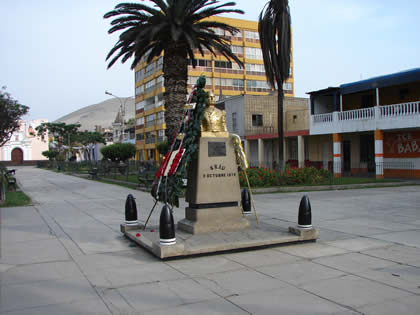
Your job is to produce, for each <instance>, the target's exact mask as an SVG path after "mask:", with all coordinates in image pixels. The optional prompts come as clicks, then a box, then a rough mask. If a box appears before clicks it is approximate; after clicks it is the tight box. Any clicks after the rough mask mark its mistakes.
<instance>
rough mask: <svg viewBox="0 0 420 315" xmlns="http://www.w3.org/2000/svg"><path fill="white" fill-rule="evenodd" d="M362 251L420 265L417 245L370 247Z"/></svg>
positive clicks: (419, 253)
mask: <svg viewBox="0 0 420 315" xmlns="http://www.w3.org/2000/svg"><path fill="white" fill-rule="evenodd" d="M362 253H363V254H366V255H369V256H374V257H378V258H382V259H387V260H391V261H394V262H397V263H401V264H409V265H413V266H416V267H420V250H419V249H418V248H417V247H409V246H402V245H393V246H389V247H386V248H378V249H369V250H366V251H363V252H362Z"/></svg>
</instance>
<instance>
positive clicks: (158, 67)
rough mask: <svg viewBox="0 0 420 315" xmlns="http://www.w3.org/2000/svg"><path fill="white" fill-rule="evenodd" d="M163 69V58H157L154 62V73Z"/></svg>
mask: <svg viewBox="0 0 420 315" xmlns="http://www.w3.org/2000/svg"><path fill="white" fill-rule="evenodd" d="M162 68H163V57H159V59H158V60H156V72H158V71H159V70H162Z"/></svg>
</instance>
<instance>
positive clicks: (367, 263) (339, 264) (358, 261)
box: [313, 253, 394, 273]
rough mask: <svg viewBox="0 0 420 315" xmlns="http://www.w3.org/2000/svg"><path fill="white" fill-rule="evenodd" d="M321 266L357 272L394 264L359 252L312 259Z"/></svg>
mask: <svg viewBox="0 0 420 315" xmlns="http://www.w3.org/2000/svg"><path fill="white" fill-rule="evenodd" d="M313 261H314V262H316V263H318V264H321V265H323V266H327V267H331V268H335V269H338V270H341V271H344V272H349V273H358V272H361V271H364V270H368V269H376V268H385V267H388V266H392V265H394V263H393V262H391V261H388V260H383V259H379V258H375V257H370V256H366V255H363V254H359V253H348V254H343V255H337V256H332V257H321V258H317V259H314V260H313Z"/></svg>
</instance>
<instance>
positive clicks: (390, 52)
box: [0, 0, 420, 120]
mask: <svg viewBox="0 0 420 315" xmlns="http://www.w3.org/2000/svg"><path fill="white" fill-rule="evenodd" d="M120 2H122V1H112V0H60V1H57V0H37V1H32V0H1V1H0V12H1V19H0V41H1V49H0V86H7V91H8V92H9V93H11V94H12V96H13V97H14V98H15V99H17V100H18V101H19V102H20V103H22V104H25V105H27V106H29V107H30V114H29V115H28V116H26V117H25V118H26V119H38V118H47V119H49V120H55V119H57V118H59V117H61V116H63V115H65V114H68V113H70V112H72V111H74V110H77V109H79V108H81V107H84V106H87V105H92V104H96V103H99V102H101V101H103V100H105V99H107V98H108V96H107V95H105V94H104V91H105V90H109V91H111V92H112V93H114V94H115V95H118V96H120V97H125V96H132V95H133V94H134V75H133V72H132V71H131V70H130V61H128V62H127V63H126V64H121V63H119V62H118V63H116V64H115V65H114V66H113V67H112V68H111V69H110V70H107V69H106V62H105V56H106V54H107V52H108V51H109V50H110V49H111V48H112V46H113V45H114V44H115V42H116V40H117V37H116V36H115V35H113V36H110V35H108V34H107V30H108V28H109V22H110V21H109V20H104V19H103V18H102V17H103V15H104V13H106V12H108V11H110V10H112V9H113V8H114V6H115V5H116V4H118V3H120ZM128 2H129V1H128ZM289 2H290V7H291V15H292V26H293V50H294V51H293V53H294V75H295V96H306V94H305V93H306V92H309V91H314V90H318V89H322V88H326V87H328V86H337V85H340V84H342V83H349V82H353V81H357V80H360V79H361V78H362V79H367V78H370V77H373V76H377V75H382V74H388V73H393V72H398V71H402V70H407V69H412V68H417V67H419V65H420V57H419V56H420V41H419V30H420V18H419V13H420V1H418V0H402V1H391V0H290V1H289ZM144 3H148V1H145V2H144ZM236 3H237V7H238V8H240V9H242V10H244V11H245V14H244V15H231V17H236V18H242V19H248V20H254V21H257V19H258V14H259V12H260V11H261V9H262V6H263V3H265V1H261V0H260V1H255V0H238V1H236Z"/></svg>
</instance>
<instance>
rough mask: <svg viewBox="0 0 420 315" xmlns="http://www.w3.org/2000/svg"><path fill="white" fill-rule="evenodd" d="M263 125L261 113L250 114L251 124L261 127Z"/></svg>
mask: <svg viewBox="0 0 420 315" xmlns="http://www.w3.org/2000/svg"><path fill="white" fill-rule="evenodd" d="M262 125H263V115H261V114H252V126H253V127H261V126H262Z"/></svg>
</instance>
